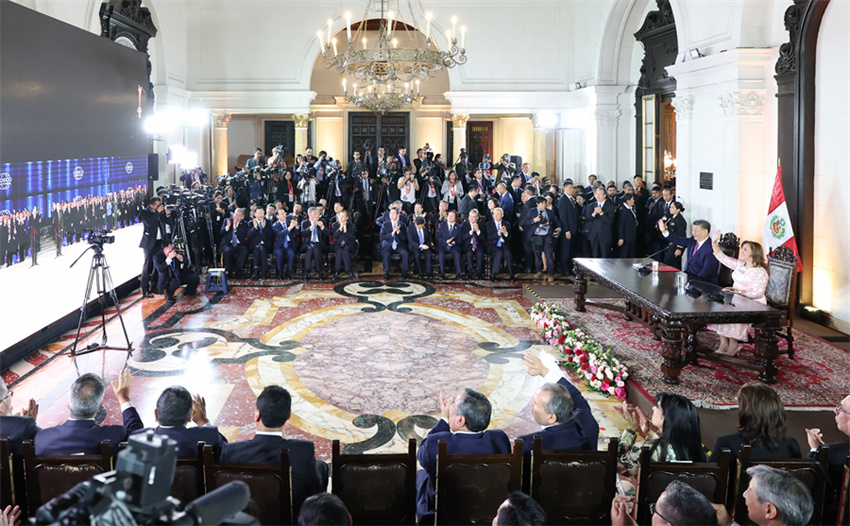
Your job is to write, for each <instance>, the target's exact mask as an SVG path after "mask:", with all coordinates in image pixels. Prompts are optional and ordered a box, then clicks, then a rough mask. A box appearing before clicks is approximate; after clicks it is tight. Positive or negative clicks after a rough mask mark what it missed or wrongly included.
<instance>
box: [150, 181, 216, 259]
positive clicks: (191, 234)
mask: <svg viewBox="0 0 850 526" xmlns="http://www.w3.org/2000/svg"><path fill="white" fill-rule="evenodd" d="M165 191H166V195H164V196H163V198H162V200H163V202H164V203H167V204H166V207H165V208H166V211H168V212H170V213H171V216H172V217H173V221H174V233H173V235H172V239H171V242H172V244H173V245H174V246H175V247H176V248H177V249H178V250H179V251H181V252H183V253H184V254H186V256H187V259H188V261H187V263H188V264H189V265H191V266H193V267H195V268H196V269H197V270H198V271H200V270H201V267H204V266H207V265H206V263H209V262H208V261H206V259H205V258H204V254H205V253H209V254H211V255H212V260H213V261H215V256H216V246H215V242H214V240H215V236H214V232H213V226H212V219H211V216H212V211H213V210H214V209H215V201H214V199H213V197H212V188H211V187H210V186H208V185H204V186H201V187H200V188H199V189H198V190H196V191H194V192H193V191H191V190H189V189H186V188H179V187H169V188H167V189H166V190H165ZM207 244H209V245H208V246H207ZM205 247H206V248H208V249H209V250H204V249H205Z"/></svg>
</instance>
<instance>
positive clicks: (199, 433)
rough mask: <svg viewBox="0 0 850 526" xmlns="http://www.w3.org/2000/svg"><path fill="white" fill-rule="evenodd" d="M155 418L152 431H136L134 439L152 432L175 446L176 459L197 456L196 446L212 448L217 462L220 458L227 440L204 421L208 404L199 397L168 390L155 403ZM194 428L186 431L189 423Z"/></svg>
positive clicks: (174, 388) (177, 389)
mask: <svg viewBox="0 0 850 526" xmlns="http://www.w3.org/2000/svg"><path fill="white" fill-rule="evenodd" d="M154 416H155V417H156V421H157V423H158V424H159V425H158V426H157V427H155V428H146V429H139V430H138V431H134V432H133V433H131V434H133V435H136V434H139V433H145V432H147V431H148V429H153V432H154V433H156V434H157V435H163V436H167V437H168V438H171V439H172V440H174V441H175V442H177V456H179V457H195V456H197V455H198V442H204V443H205V444H207V445H208V446H212V448H213V454H214V456H215V458H216V460H218V459H220V458H221V448H222V446H223V445H224V444H226V443H227V439H226V438H224V436H222V435H221V433H219V432H218V428H217V427H213V426H211V425H209V424H210V421H209V419H207V403H206V401H205V400H204V399H203V398H202V397H201V396H200V395H194V396H192V395H191V394H189V391H187V390H186V388H185V387H181V386H179V385H174V386H171V387H167V388H166V389H165V390H164V391H163V392H162V394H161V395H159V399H157V401H156V409H154ZM190 419H191V420H192V421H193V422H194V423H195V424H196V425H197V427H186V424H188V423H189V420H190Z"/></svg>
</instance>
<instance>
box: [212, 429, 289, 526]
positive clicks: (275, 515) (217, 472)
mask: <svg viewBox="0 0 850 526" xmlns="http://www.w3.org/2000/svg"><path fill="white" fill-rule="evenodd" d="M203 455H204V479H205V481H206V489H207V491H212V490H214V489H216V488H219V487H221V486H223V485H225V484H227V483H228V482H232V481H234V480H241V481H242V482H244V483H245V484H247V485H248V488H249V489H250V490H251V500H250V501H249V502H248V506H247V507H246V508H245V510H244V511H245V513H247V514H248V515H251V516H253V517H256V518H257V519H258V520H259V521H260V524H293V522H292V474H291V472H290V468H289V450H286V449H282V450H281V451H280V464H271V465H265V464H243V463H238V462H216V461H215V460H214V458H213V450H212V446H204V451H203Z"/></svg>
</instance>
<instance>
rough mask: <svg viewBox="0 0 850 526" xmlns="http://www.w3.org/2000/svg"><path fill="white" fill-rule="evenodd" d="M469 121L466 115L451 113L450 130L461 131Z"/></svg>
mask: <svg viewBox="0 0 850 526" xmlns="http://www.w3.org/2000/svg"><path fill="white" fill-rule="evenodd" d="M468 120H469V114H468V113H452V128H454V129H456V130H462V129H465V128H466V122H467V121H468Z"/></svg>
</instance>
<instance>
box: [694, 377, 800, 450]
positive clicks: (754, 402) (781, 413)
mask: <svg viewBox="0 0 850 526" xmlns="http://www.w3.org/2000/svg"><path fill="white" fill-rule="evenodd" d="M786 432H787V427H786V426H785V407H784V406H783V405H782V401H781V400H779V395H778V394H776V391H775V390H774V389H773V388H772V387H770V386H768V385H765V384H763V383H759V382H750V383H747V384H744V385H742V386H741V388H740V389H738V432H737V433H731V434H729V435H722V436H719V437H717V441H715V442H714V448H713V449H712V450H711V451H712V458H715V457H719V456H720V450H721V449H724V448H725V449H729V450H730V451H732V456H734V457H737V456H738V452H739V451H740V450H741V446H743V445H750V446H752V447H753V449H752V456H751V458H753V459H759V458H800V457H801V456H802V455H801V454H800V445H799V444H798V443H797V440H796V439H795V438H790V437H786V436H785V433H786Z"/></svg>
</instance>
